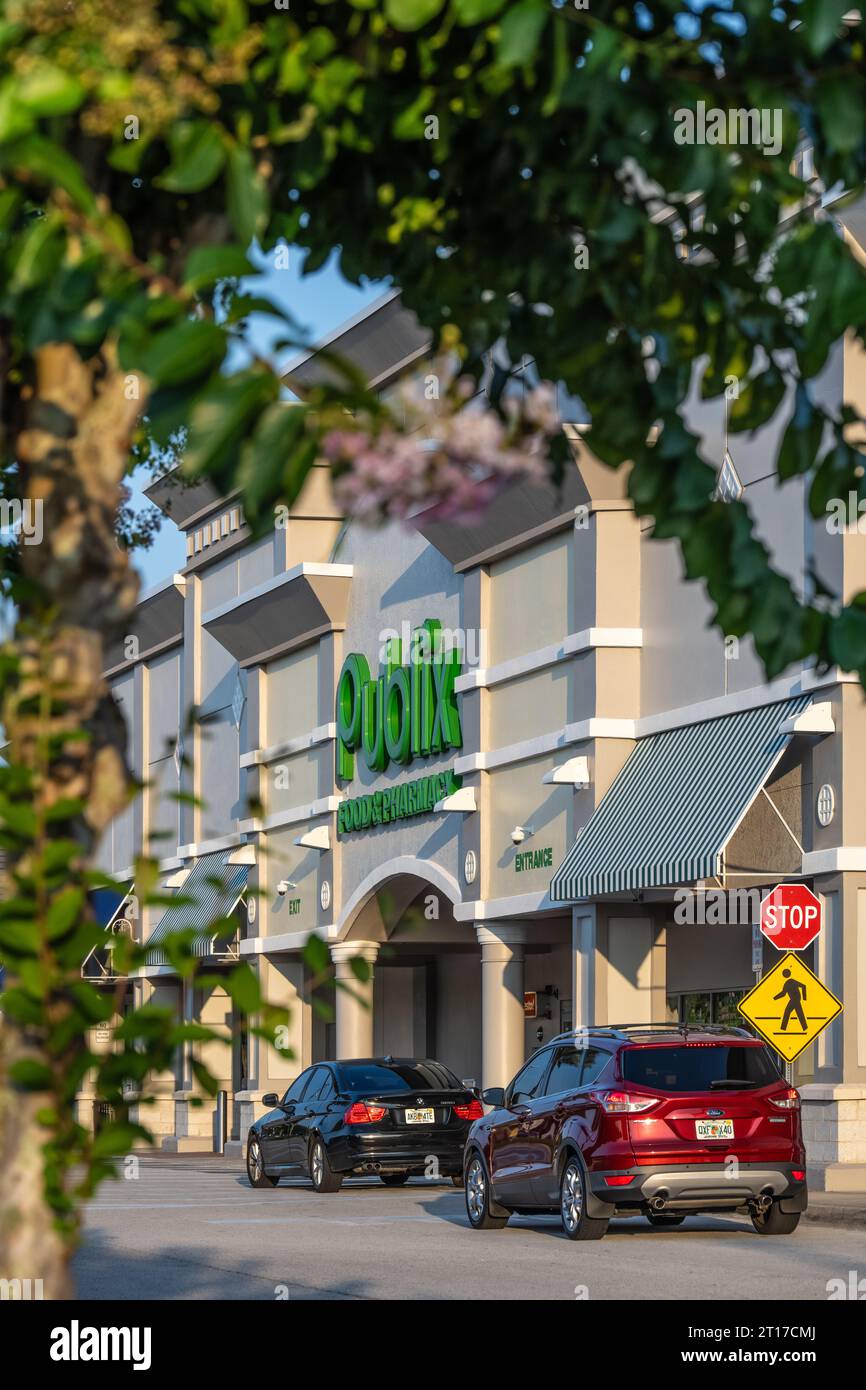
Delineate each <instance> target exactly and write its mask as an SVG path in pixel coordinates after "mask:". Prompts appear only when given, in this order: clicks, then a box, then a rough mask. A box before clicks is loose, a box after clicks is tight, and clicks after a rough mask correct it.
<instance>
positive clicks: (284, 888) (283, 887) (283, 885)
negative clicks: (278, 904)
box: [277, 878, 298, 898]
mask: <svg viewBox="0 0 866 1390" xmlns="http://www.w3.org/2000/svg"><path fill="white" fill-rule="evenodd" d="M297 886H298V885H297V884H296V883H293V882H292V880H291V879H290V878H281V879H280V881H279V883H278V884H277V892H278V893H279V895H280V897H281V898H284V897H285V896H286V894H287V893H288V891H289V889H290V888H297Z"/></svg>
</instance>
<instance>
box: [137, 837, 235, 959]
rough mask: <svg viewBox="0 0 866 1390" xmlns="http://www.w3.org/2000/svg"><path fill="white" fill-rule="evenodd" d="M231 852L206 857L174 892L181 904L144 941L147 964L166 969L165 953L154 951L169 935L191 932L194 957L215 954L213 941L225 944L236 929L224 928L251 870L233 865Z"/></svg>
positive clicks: (166, 912) (163, 916)
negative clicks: (146, 951) (151, 948)
mask: <svg viewBox="0 0 866 1390" xmlns="http://www.w3.org/2000/svg"><path fill="white" fill-rule="evenodd" d="M231 853H232V852H231V850H219V851H218V852H217V853H215V854H205V855H203V856H202V858H201V859H197V860H196V861H195V863H194V864H193V866H192V868H191V870H190V872H189V874H188V875H187V877H186V879H185V881H184V882H183V883H182V884H181V886H180V887H179V888H178V890H177V897H178V898H180V899H181V900H182V901H180V902H179V903H178V904H177V906H176V907H169V908H166V910H165V912H164V913H163V914H162V916H161V917H160V919H159V921H158V922H157V924H156V926H155V927H154V929H153V931H152V932H151V934H150V936H149V937H148V939H147V946H148V957H147V959H148V963H149V964H151V965H166V964H167V957H166V955H165V952H164V951H160V950H154V951H153V953H152V954H151V952H150V947H151V946H154V947H156V946H157V945H158V943H159V942H160V941H162V940H164V939H165V937H166V936H168V934H169V933H170V932H178V931H190V930H193V931H195V933H196V936H195V937H194V939H193V945H192V949H193V952H194V954H195V955H198V956H210V955H213V954H214V950H215V945H214V943H215V941H216V940H217V938H218V939H219V940H220V942H222V943H225V942H226V941H227V940H228V938H230V937H231V936H233V935H234V931H235V930H236V929H235V928H232V927H227V926H226V923H227V922H228V921H230V920H231V917H232V914H233V912H234V910H235V908H236V907H237V905H238V903H239V902H240V900H241V898H242V897H243V895H244V892H245V891H246V887H247V883H248V881H249V877H250V873H251V870H252V865H251V864H232V863H230V862H229V860H230V858H231Z"/></svg>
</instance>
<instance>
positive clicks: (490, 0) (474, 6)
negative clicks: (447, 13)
mask: <svg viewBox="0 0 866 1390" xmlns="http://www.w3.org/2000/svg"><path fill="white" fill-rule="evenodd" d="M504 5H505V0H452V5H451V8H452V10H453V11H454V17H455V19H456V20H457V23H458V24H463V25H470V24H483V23H484V22H485V20H488V19H492V18H493V16H494V15H496V14H499V11H500V10H501V9H502V8H503V6H504Z"/></svg>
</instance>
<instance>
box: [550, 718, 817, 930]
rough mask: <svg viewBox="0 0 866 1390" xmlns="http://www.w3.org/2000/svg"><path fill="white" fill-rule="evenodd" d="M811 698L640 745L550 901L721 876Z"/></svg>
mask: <svg viewBox="0 0 866 1390" xmlns="http://www.w3.org/2000/svg"><path fill="white" fill-rule="evenodd" d="M810 700H811V696H809V695H798V696H795V697H792V698H791V699H788V700H782V701H779V702H777V703H775V704H772V705H762V706H761V707H760V708H758V709H751V710H744V711H743V712H742V713H738V714H723V715H720V716H719V717H718V718H716V719H706V720H704V721H702V722H701V723H699V724H687V725H684V726H683V727H682V728H679V729H666V730H665V731H664V733H660V734H649V735H647V737H646V738H642V739H640V740H639V741H638V744H637V746H636V748H635V749H634V752H633V753H632V754H631V756H630V758H629V760H628V762H627V763H626V764H625V767H624V768H623V769H622V771H621V772H620V774H619V776H618V777H617V778H616V780H615V781H614V783H613V786H612V787H611V788H610V790H609V791H608V792H607V795H606V796H605V797H604V798H603V800H602V801H601V803H600V805H599V806H598V807H597V808H596V810H595V812H594V813H593V815H592V816H591V817H590V819H589V821H588V822H587V824H586V825H585V826H584V828H583V830H582V831H581V832H580V834H579V835H578V837H577V839H576V841H575V843H574V845H573V846H572V848H571V849H570V851H569V853H568V854H567V855H566V857H565V859H564V860H563V862H562V864H561V866H560V868H559V869H557V871H556V873H555V874H554V876H553V879H552V881H551V885H550V896H551V899H552V900H553V901H554V902H575V901H577V900H578V899H581V898H584V899H585V898H594V897H597V896H599V895H600V894H603V893H619V892H627V891H629V890H633V889H638V888H664V887H669V886H671V885H673V884H684V883H692V882H694V881H695V880H696V879H702V878H711V877H712V876H713V875H716V874H719V873H721V868H722V863H721V861H722V853H723V851H724V849H725V846H726V845H727V843H728V841H729V840H730V838H731V836H732V835H733V833H734V831H735V830H736V828H737V826H738V825H739V823H740V821H741V820H742V818H743V816H744V815H745V813H746V811H747V810H748V808H749V806H750V805H751V804H752V802H753V801H754V799H755V797H756V796H757V795H758V793H759V791H760V790H761V787H762V786H763V785H764V783H765V782H766V780H767V778H768V777H769V775H770V773H771V771H772V769H773V767H774V766H775V764H776V763H777V762H778V760H779V758H780V757H781V755H782V753H783V751H784V749H785V746H786V744H787V742H788V739H789V737H790V735H789V734H786V733H783V732H782V731H781V725H782V722H783V721H784V720H786V719H788V718H789V717H790V716H791V715H795V714H799V713H801V711H802V710H803V709H805V707H806V706H807V705H808V704H809V703H810Z"/></svg>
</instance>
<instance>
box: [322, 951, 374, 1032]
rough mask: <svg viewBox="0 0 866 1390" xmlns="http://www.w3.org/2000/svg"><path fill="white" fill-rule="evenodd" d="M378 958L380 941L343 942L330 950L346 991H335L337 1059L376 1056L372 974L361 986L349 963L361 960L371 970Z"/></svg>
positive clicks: (339, 979)
mask: <svg viewBox="0 0 866 1390" xmlns="http://www.w3.org/2000/svg"><path fill="white" fill-rule="evenodd" d="M378 954H379V943H378V942H377V941H341V942H339V943H338V944H337V945H335V946H332V947H331V960H332V961H333V962H334V966H335V975H336V978H337V980H338V982H340V981H341V982H343V983H344V984H345V985H346V986H347V988H346V989H340V988H338V989H337V990H336V1000H335V1009H336V1024H337V1057H338V1058H343V1057H372V1055H373V972H372V969H371V971H370V978H369V980H368V981H367V982H366V983H362V982H361V981H360V980H359V979H358V977H357V976H356V975H355V973H354V971H353V970H352V967H351V966H350V964H349V962H350V960H351V959H352V957H353V956H360V957H361V959H362V960H365V961H367V962H368V964H369V965H370V966H371V967H372V966H374V965H375V964H376V957H377V956H378Z"/></svg>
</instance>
